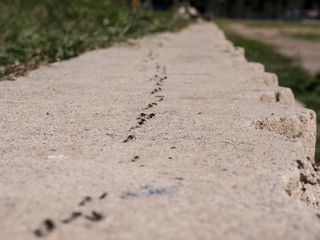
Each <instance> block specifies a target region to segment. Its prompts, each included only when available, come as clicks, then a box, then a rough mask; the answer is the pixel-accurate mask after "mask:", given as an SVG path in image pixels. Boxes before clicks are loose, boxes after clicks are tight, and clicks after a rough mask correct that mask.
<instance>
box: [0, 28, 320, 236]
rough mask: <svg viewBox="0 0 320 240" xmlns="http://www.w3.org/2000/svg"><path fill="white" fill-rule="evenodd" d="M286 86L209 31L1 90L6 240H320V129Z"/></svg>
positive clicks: (96, 58) (80, 63)
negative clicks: (319, 132) (317, 162)
mask: <svg viewBox="0 0 320 240" xmlns="http://www.w3.org/2000/svg"><path fill="white" fill-rule="evenodd" d="M277 84H278V83H277V78H276V76H275V75H274V74H270V73H265V72H264V67H263V66H262V65H261V64H256V63H248V62H247V61H246V59H245V58H244V51H243V49H239V48H234V47H233V45H232V44H231V43H230V42H229V41H227V40H226V39H225V37H224V35H223V33H222V32H221V31H220V30H219V29H218V28H217V27H216V26H215V25H214V24H209V23H208V24H197V25H193V26H191V27H189V28H187V29H186V30H184V31H182V32H181V33H178V34H171V33H164V34H160V35H157V36H152V37H147V38H144V39H142V40H140V41H137V42H136V43H135V44H134V45H133V46H118V47H113V48H109V49H105V50H98V51H93V52H89V53H86V54H84V55H82V56H80V57H78V58H74V59H72V60H70V61H66V62H62V63H59V64H53V65H52V66H50V67H43V68H41V69H38V70H36V71H33V72H32V73H31V74H30V75H29V76H28V77H24V78H20V79H18V80H17V81H14V82H9V81H7V82H2V83H0V92H1V95H0V98H1V99H0V103H1V110H0V111H1V114H0V118H1V121H0V123H1V128H0V131H1V132H0V133H1V134H0V137H1V141H0V144H1V145H0V146H1V148H0V152H1V158H0V164H1V167H0V177H1V181H0V229H1V231H0V239H4V240H16V239H19V240H20V239H21V240H22V239H23V240H25V239H37V238H39V237H42V238H45V239H62V240H70V239H77V240H78V239H79V240H82V239H83V240H87V239H232V240H237V239H270V240H271V239H272V240H274V239H320V214H319V213H320V210H319V199H320V198H319V178H318V173H317V169H316V167H314V166H313V162H314V159H313V155H314V145H315V129H316V121H315V120H316V119H315V118H316V116H315V114H314V112H313V111H311V110H308V109H304V108H298V107H294V106H293V105H294V99H293V95H292V92H291V91H290V90H289V89H286V88H280V87H278V86H277ZM104 193H105V194H104Z"/></svg>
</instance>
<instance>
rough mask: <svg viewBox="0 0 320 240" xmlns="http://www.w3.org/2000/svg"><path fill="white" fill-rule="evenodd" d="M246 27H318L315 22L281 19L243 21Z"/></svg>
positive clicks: (319, 25)
mask: <svg viewBox="0 0 320 240" xmlns="http://www.w3.org/2000/svg"><path fill="white" fill-rule="evenodd" d="M242 23H244V24H245V25H246V26H248V27H258V28H296V27H299V28H313V29H314V28H316V29H319V28H320V24H317V23H303V22H283V21H243V22H242Z"/></svg>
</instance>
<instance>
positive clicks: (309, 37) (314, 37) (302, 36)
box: [289, 33, 320, 42]
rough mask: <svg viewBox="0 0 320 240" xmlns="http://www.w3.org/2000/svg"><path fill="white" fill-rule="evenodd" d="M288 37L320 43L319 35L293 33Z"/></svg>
mask: <svg viewBox="0 0 320 240" xmlns="http://www.w3.org/2000/svg"><path fill="white" fill-rule="evenodd" d="M289 36H291V37H294V38H298V39H303V40H308V41H313V42H320V35H319V34H314V33H293V34H289Z"/></svg>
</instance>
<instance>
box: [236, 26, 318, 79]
mask: <svg viewBox="0 0 320 240" xmlns="http://www.w3.org/2000/svg"><path fill="white" fill-rule="evenodd" d="M231 27H232V29H233V30H235V31H236V32H237V33H238V34H240V35H242V36H244V37H249V38H253V39H257V40H259V41H262V42H265V43H269V44H272V45H275V46H276V47H277V49H278V50H279V52H280V53H282V54H284V55H286V56H289V57H294V58H297V59H298V60H299V62H301V65H302V66H303V67H304V68H305V69H306V70H308V71H309V72H310V73H311V74H313V75H314V74H317V73H318V72H320V42H312V41H310V40H304V39H298V38H294V37H292V36H290V35H288V34H290V33H292V34H294V33H311V34H320V29H308V28H303V25H302V27H300V28H296V29H295V28H292V27H291V28H286V29H285V30H284V29H281V28H255V27H247V26H246V25H245V24H240V23H234V24H231ZM285 33H286V34H285Z"/></svg>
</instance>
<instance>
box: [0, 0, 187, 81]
mask: <svg viewBox="0 0 320 240" xmlns="http://www.w3.org/2000/svg"><path fill="white" fill-rule="evenodd" d="M124 2H125V1H123V0H118V1H112V0H68V1H64V0H2V1H1V2H0V80H3V79H10V78H14V77H16V76H19V75H23V74H24V73H25V72H26V71H27V70H29V69H34V68H36V67H37V66H38V65H39V64H43V63H51V62H55V61H61V60H66V59H69V58H71V57H75V56H77V55H79V54H81V53H83V52H85V51H88V50H93V49H97V48H103V47H108V46H110V45H112V44H114V43H115V42H120V41H125V40H126V39H128V38H138V37H141V36H144V35H147V34H152V33H156V32H160V31H178V30H180V29H181V28H183V27H184V26H186V25H187V24H189V22H190V21H188V20H182V19H174V11H173V10H172V11H167V12H160V11H159V12H154V11H151V10H147V9H145V10H137V11H132V12H131V11H130V9H128V7H127V6H126V4H125V3H124Z"/></svg>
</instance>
